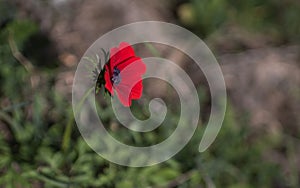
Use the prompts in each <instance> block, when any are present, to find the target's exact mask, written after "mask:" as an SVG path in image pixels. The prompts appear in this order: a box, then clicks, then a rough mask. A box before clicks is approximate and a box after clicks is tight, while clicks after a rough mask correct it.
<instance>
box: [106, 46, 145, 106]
mask: <svg viewBox="0 0 300 188" xmlns="http://www.w3.org/2000/svg"><path fill="white" fill-rule="evenodd" d="M104 69H105V72H104V79H105V88H106V89H107V91H108V92H109V93H110V94H111V96H113V95H114V91H113V90H115V91H116V93H117V95H118V98H119V100H120V102H121V103H122V104H123V105H124V106H126V107H129V106H131V100H133V99H139V98H141V96H142V91H143V84H142V75H143V74H144V73H145V72H146V65H145V64H144V63H143V61H142V60H141V58H140V57H137V56H135V53H134V50H133V48H132V46H131V45H130V44H128V43H126V42H122V43H121V44H120V45H119V47H116V48H112V49H111V50H110V59H109V62H108V63H107V64H106V65H105V67H104Z"/></svg>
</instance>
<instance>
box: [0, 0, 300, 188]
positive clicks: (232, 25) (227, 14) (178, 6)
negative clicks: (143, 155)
mask: <svg viewBox="0 0 300 188" xmlns="http://www.w3.org/2000/svg"><path fill="white" fill-rule="evenodd" d="M147 3H148V4H147ZM150 4H151V5H149V1H129V0H128V1H127V0H126V1H117V0H114V1H111V2H106V1H90V0H89V1H80V0H69V1H63V0H61V1H58V0H56V1H22V0H12V1H5V0H1V1H0V187H8V188H9V187H108V188H109V187H116V188H127V187H180V188H185V187H191V188H194V187H231V188H250V187H278V188H281V187H295V188H296V187H299V186H300V181H299V175H300V173H299V172H300V160H299V159H298V158H299V153H300V147H299V146H300V144H299V143H300V129H299V128H300V127H299V126H300V125H299V117H298V115H299V104H300V103H299V96H300V95H299V85H298V83H299V74H298V73H299V65H300V64H299V52H300V51H299V48H298V45H299V42H300V2H299V1H297V0H284V1H279V0H265V1H261V0H245V1H232V0H228V1H225V0H168V1H164V2H160V1H153V2H151V3H150ZM148 5H149V6H148ZM93 8H94V9H93ZM128 9H129V10H128ZM88 10H93V11H88ZM97 10H98V11H97ZM130 10H134V11H130ZM135 11H137V12H135ZM138 11H140V12H144V14H141V13H140V12H138ZM157 12H159V13H157ZM117 14H121V15H122V14H123V16H122V17H121V16H120V15H118V16H116V15H117ZM139 15H142V16H141V17H138V16H139ZM124 17H125V18H124ZM138 19H145V20H147V19H148V20H151V19H153V20H163V21H168V22H172V23H176V24H179V25H181V26H183V27H185V28H187V29H189V30H190V31H192V32H194V33H196V34H197V35H199V36H200V37H201V38H202V39H204V41H205V42H206V43H207V45H208V46H209V47H210V48H211V49H212V51H213V53H214V54H215V55H216V56H217V57H218V60H220V64H221V65H222V68H224V70H223V71H224V74H225V76H226V75H227V76H228V75H229V76H228V77H230V74H229V73H228V74H226V73H227V72H226V71H227V68H228V66H226V65H227V64H226V57H227V56H226V55H228V54H229V55H230V57H232V56H233V57H232V58H229V60H227V61H229V62H230V66H232V67H233V68H232V69H230V71H233V72H234V73H236V72H237V73H238V72H239V71H240V69H239V66H235V65H237V64H241V63H242V64H243V63H244V60H242V61H243V62H238V60H239V58H237V59H236V58H235V57H236V54H237V56H238V57H240V56H243V57H244V59H246V60H248V59H250V60H252V59H253V58H257V59H258V60H257V61H258V62H259V63H257V64H258V65H259V66H260V65H261V64H264V63H266V61H270V62H271V65H273V64H272V63H274V62H279V63H278V64H276V65H279V66H277V67H276V66H268V64H267V66H266V67H267V68H266V70H269V69H270V70H273V71H277V72H278V71H279V72H280V70H283V69H284V68H282V67H283V66H285V65H286V64H288V65H289V66H291V67H292V68H288V69H284V70H288V71H287V73H286V74H285V76H284V77H280V76H281V74H279V77H280V78H282V80H283V82H280V83H279V82H278V83H277V82H276V83H273V82H270V83H269V82H268V83H267V84H271V86H272V87H273V86H274V84H275V85H276V86H274V88H275V89H276V91H283V93H281V95H283V96H282V97H281V98H280V97H279V99H282V98H284V101H283V102H282V103H280V104H279V105H275V104H277V103H279V102H278V100H276V99H278V98H276V97H275V100H274V101H275V104H274V102H273V103H271V102H270V103H271V104H270V106H269V107H268V106H267V107H266V109H265V110H264V111H262V112H259V113H258V114H257V116H259V115H260V114H263V112H264V113H267V114H268V116H264V115H262V116H259V117H260V118H259V120H260V121H259V123H255V122H256V121H254V120H255V118H254V120H253V117H254V116H255V113H254V112H253V111H252V110H253V109H254V110H256V108H252V107H253V105H252V106H251V104H252V103H243V101H244V99H245V100H246V99H250V97H253V98H251V100H254V101H255V100H257V103H258V106H257V109H261V107H260V106H259V104H262V103H261V102H260V101H266V100H268V99H269V98H272V97H273V96H275V93H273V92H272V90H271V92H269V93H268V92H266V93H263V94H262V95H263V96H260V97H262V98H263V99H262V100H261V99H260V98H259V99H257V98H256V97H257V96H256V94H257V93H259V92H260V91H259V89H257V88H255V87H254V86H255V83H256V80H255V79H256V78H257V77H256V75H255V74H253V75H252V76H253V78H252V77H251V78H249V80H250V82H249V83H248V82H246V84H245V83H243V82H233V85H235V87H236V88H243V87H246V88H248V89H249V90H251V92H253V94H252V95H251V96H250V97H249V96H248V95H250V94H251V93H250V94H249V93H243V92H240V93H238V92H236V91H237V90H235V89H234V87H233V86H232V87H230V86H231V85H230V84H231V83H232V82H230V79H229V81H228V83H227V84H228V106H227V112H226V117H225V120H224V124H223V127H222V129H221V131H220V133H219V135H218V137H217V139H216V141H215V142H214V143H213V144H212V145H211V146H210V148H209V149H208V150H207V151H205V152H204V153H199V152H198V144H199V142H200V140H201V138H202V133H203V131H204V129H205V124H206V119H207V114H204V115H202V116H201V120H202V123H199V127H198V128H197V131H196V133H195V134H194V136H193V138H192V140H191V141H190V142H189V143H188V145H187V146H186V147H185V148H184V149H183V150H182V151H180V152H179V153H178V154H176V155H175V156H174V157H173V158H172V159H170V160H168V161H166V162H164V163H162V164H159V165H155V166H152V167H144V168H129V167H123V166H119V165H116V164H112V163H109V162H108V161H106V160H104V159H103V158H101V157H100V156H98V155H97V154H96V153H95V152H93V151H92V150H91V149H90V148H89V147H88V146H87V144H86V143H85V142H84V140H83V138H82V137H81V135H80V133H79V132H78V130H77V127H76V124H75V122H74V118H73V111H72V108H71V94H70V92H71V86H72V78H73V75H74V72H75V69H76V65H77V63H78V59H80V58H81V56H82V54H83V52H84V51H85V50H86V49H87V47H88V46H89V45H91V44H92V42H93V41H94V40H96V39H97V37H99V36H101V35H100V34H101V33H105V32H106V31H108V30H110V29H112V28H115V27H117V26H120V25H123V24H126V23H130V22H132V21H138ZM86 20H89V21H90V22H85V21H86ZM74 24H75V25H74ZM84 29H86V30H84ZM80 32H81V33H80ZM86 32H88V33H86ZM89 37H90V38H89ZM290 46H292V48H290ZM265 49H268V53H269V51H271V52H270V53H271V54H272V53H274V54H275V56H272V55H270V56H271V57H272V58H273V59H272V58H265V57H264V58H262V56H261V55H258V56H256V55H254V56H252V55H251V56H249V55H247V54H248V52H249V51H250V52H253V50H258V51H261V50H262V51H264V50H265ZM269 49H270V50H269ZM295 49H296V50H295ZM254 52H255V51H254ZM254 54H255V53H254ZM263 55H264V53H263ZM277 56H278V57H283V58H282V59H283V60H281V59H279V60H278V58H277ZM291 56H293V57H294V56H295V58H291V60H289V58H290V57H291ZM260 58H261V59H260ZM223 59H224V60H223ZM242 59H243V58H242ZM266 59H267V60H266ZM222 60H223V61H222ZM235 60H236V61H237V62H235ZM281 62H282V63H283V64H284V65H283V66H281V65H282V64H281ZM223 65H224V67H223ZM246 66H248V64H246ZM249 66H253V65H252V64H249ZM186 69H187V70H189V67H186ZM246 69H247V68H246ZM255 70H256V69H255ZM290 70H291V72H289V71H290ZM230 71H229V72H230ZM249 71H250V72H251V71H252V69H251V67H250V68H249ZM292 71H294V72H292ZM295 71H296V72H295ZM277 72H276V73H277ZM281 72H283V71H281ZM272 73H273V72H271V73H270V74H269V73H268V72H267V73H266V76H267V77H268V76H270V77H269V78H270V79H272V80H273V81H274V80H276V79H277V77H276V78H273V77H272V76H273V74H272ZM233 75H234V74H233ZM263 75H264V74H263ZM276 75H277V74H276ZM293 75H295V77H293ZM247 76H249V75H248V74H245V75H242V78H243V77H245V78H246V77H247ZM289 76H290V77H289ZM226 78H227V77H225V81H226V82H227V79H226ZM259 78H260V77H259ZM251 80H252V81H251ZM239 84H241V85H239ZM256 84H258V85H259V84H262V87H263V88H264V89H265V88H269V87H271V86H270V85H263V84H265V83H264V82H261V83H256ZM197 87H198V88H199V93H200V101H201V104H203V106H204V107H202V106H201V108H203V109H204V112H206V111H208V109H209V105H210V102H209V100H210V99H209V94H208V93H207V92H206V91H207V85H206V84H205V83H202V82H199V83H197ZM232 88H233V89H232ZM241 91H244V90H242V89H241ZM246 91H247V90H246ZM286 91H289V92H288V93H287V94H286V93H284V92H286ZM278 95H279V96H281V95H280V93H279V94H278ZM237 99H239V100H237ZM240 100H241V101H240ZM171 101H172V100H169V101H168V102H171ZM246 101H247V100H246ZM276 102H277V103H276ZM266 104H269V103H266ZM272 104H274V105H272ZM146 106H147V105H145V108H146ZM264 107H265V106H264ZM139 108H140V106H138V105H134V106H133V107H132V110H133V112H134V113H135V115H136V116H137V117H144V116H145V114H144V111H143V110H142V111H141V110H139ZM268 109H271V110H270V112H269V111H268ZM272 110H274V111H272ZM103 111H104V112H103V113H102V116H101V118H102V119H103V121H105V122H107V124H108V125H109V127H108V128H109V129H110V131H111V134H113V135H114V136H115V137H118V138H119V139H120V140H123V141H124V142H126V143H128V144H132V145H137V146H142V145H150V144H154V143H158V142H159V141H161V140H163V139H165V138H166V136H168V135H169V134H170V132H171V131H172V130H174V127H171V126H164V128H162V129H159V130H157V131H153V132H150V133H147V134H143V135H142V134H137V133H128V131H126V130H125V129H124V130H123V129H120V128H118V123H117V121H116V120H115V118H114V116H113V112H112V109H111V108H109V107H107V108H105V109H104V110H103ZM268 112H269V113H268ZM285 114H287V115H285ZM255 117H256V116H255ZM177 118H178V113H177V111H176V108H174V109H173V108H172V109H171V111H170V112H169V113H168V120H167V121H165V122H164V124H166V125H173V124H174V122H176V121H177ZM274 122H276V123H274Z"/></svg>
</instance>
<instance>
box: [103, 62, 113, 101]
mask: <svg viewBox="0 0 300 188" xmlns="http://www.w3.org/2000/svg"><path fill="white" fill-rule="evenodd" d="M110 77H111V76H110V71H109V68H108V65H105V73H104V80H105V88H106V89H107V90H108V91H109V93H110V94H111V95H112V96H113V95H114V92H113V88H112V83H111V79H110Z"/></svg>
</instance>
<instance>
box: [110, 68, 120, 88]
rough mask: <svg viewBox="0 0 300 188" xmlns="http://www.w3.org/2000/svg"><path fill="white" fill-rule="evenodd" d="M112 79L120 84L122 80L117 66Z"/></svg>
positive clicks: (114, 82)
mask: <svg viewBox="0 0 300 188" xmlns="http://www.w3.org/2000/svg"><path fill="white" fill-rule="evenodd" d="M111 81H112V82H113V84H119V83H120V82H121V75H120V70H119V69H118V68H116V67H115V68H114V70H113V76H112V78H111Z"/></svg>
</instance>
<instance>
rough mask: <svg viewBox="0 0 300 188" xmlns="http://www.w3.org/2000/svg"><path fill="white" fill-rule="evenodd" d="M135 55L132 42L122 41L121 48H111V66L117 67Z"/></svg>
mask: <svg viewBox="0 0 300 188" xmlns="http://www.w3.org/2000/svg"><path fill="white" fill-rule="evenodd" d="M134 56H135V54H134V50H133V48H132V47H131V46H130V44H128V43H126V42H122V43H121V44H120V45H119V48H112V49H111V50H110V66H111V67H115V66H116V65H118V64H119V63H122V62H123V61H124V60H126V59H128V58H130V57H134Z"/></svg>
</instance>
